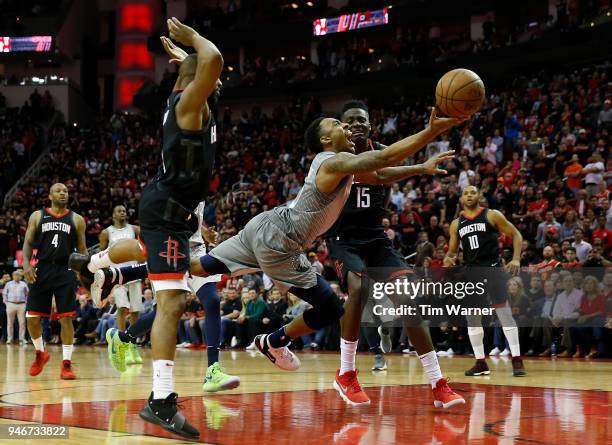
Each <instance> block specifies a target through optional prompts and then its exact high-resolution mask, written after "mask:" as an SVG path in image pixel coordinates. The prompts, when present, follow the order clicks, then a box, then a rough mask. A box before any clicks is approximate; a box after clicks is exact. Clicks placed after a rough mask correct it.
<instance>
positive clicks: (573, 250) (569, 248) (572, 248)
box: [565, 247, 576, 253]
mask: <svg viewBox="0 0 612 445" xmlns="http://www.w3.org/2000/svg"><path fill="white" fill-rule="evenodd" d="M568 250H571V251H572V252H574V253H576V248H575V247H568V248H567V249H565V251H566V252H567V251H568Z"/></svg>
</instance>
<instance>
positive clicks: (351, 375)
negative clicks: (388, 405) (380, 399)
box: [334, 369, 370, 405]
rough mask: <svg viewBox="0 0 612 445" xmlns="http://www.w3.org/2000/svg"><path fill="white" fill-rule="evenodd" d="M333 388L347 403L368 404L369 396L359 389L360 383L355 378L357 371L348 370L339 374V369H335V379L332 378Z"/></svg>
mask: <svg viewBox="0 0 612 445" xmlns="http://www.w3.org/2000/svg"><path fill="white" fill-rule="evenodd" d="M334 388H336V391H338V394H340V397H342V399H343V400H344V401H345V402H346V403H348V404H349V405H369V404H370V398H369V397H368V395H367V394H366V393H365V391H364V390H363V389H361V385H360V384H359V381H358V380H357V371H348V372H345V373H344V374H342V375H340V370H339V369H338V370H337V371H336V379H335V380H334Z"/></svg>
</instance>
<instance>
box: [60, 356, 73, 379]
mask: <svg viewBox="0 0 612 445" xmlns="http://www.w3.org/2000/svg"><path fill="white" fill-rule="evenodd" d="M60 379H62V380H74V379H76V374H75V373H74V371H73V370H72V362H71V361H70V360H64V361H63V362H62V370H61V372H60Z"/></svg>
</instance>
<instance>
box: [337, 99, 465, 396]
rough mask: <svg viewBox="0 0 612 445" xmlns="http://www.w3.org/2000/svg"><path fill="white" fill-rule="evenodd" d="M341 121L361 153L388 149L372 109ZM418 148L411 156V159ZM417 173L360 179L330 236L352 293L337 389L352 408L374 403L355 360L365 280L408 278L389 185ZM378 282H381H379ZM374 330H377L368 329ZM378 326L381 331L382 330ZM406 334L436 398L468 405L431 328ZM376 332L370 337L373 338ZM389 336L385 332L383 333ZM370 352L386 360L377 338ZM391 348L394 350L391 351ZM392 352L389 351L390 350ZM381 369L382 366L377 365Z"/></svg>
mask: <svg viewBox="0 0 612 445" xmlns="http://www.w3.org/2000/svg"><path fill="white" fill-rule="evenodd" d="M342 122H344V123H346V124H347V125H348V128H349V130H350V131H351V133H352V136H351V141H352V142H353V143H354V144H355V152H356V153H358V154H359V153H365V152H368V151H372V150H382V149H384V148H385V147H384V146H383V145H381V144H379V143H377V142H373V141H372V140H371V139H369V137H370V130H371V127H370V118H369V114H368V108H367V106H366V105H365V104H364V103H363V102H360V101H352V102H348V103H347V104H345V106H344V107H343V110H342ZM417 149H418V147H415V149H414V151H412V152H409V153H408V154H407V155H408V156H412V155H414V154H415V153H416V152H417ZM415 174H418V173H416V172H415V171H414V169H413V168H412V167H410V166H399V167H388V168H384V169H382V170H378V171H376V172H374V173H361V174H358V175H355V180H354V182H353V187H352V189H351V194H350V196H349V198H348V200H347V201H346V203H345V204H344V208H343V209H342V212H341V213H340V217H339V218H338V220H337V221H336V223H335V224H334V225H333V227H332V228H331V229H330V230H329V231H328V232H327V233H326V235H325V236H326V243H327V246H328V248H329V256H330V258H331V259H332V261H333V262H334V265H335V266H336V272H337V273H338V277H339V278H340V283H341V286H342V287H343V288H344V290H345V291H347V290H348V297H347V299H346V301H345V303H344V315H343V316H342V318H341V319H340V329H341V339H340V369H338V370H337V371H336V378H335V380H334V388H336V390H337V391H338V393H339V394H340V396H341V397H342V399H343V400H344V401H346V402H347V403H348V404H350V405H368V404H369V403H370V398H369V397H368V395H367V394H366V392H365V391H364V390H363V389H362V388H361V385H360V384H359V382H358V380H357V371H356V367H355V355H356V352H357V343H358V340H359V331H360V322H361V315H362V313H363V309H364V307H365V301H363V300H365V298H363V297H362V295H364V292H362V285H363V283H364V282H365V280H366V275H367V271H368V268H379V269H377V270H381V271H384V273H388V274H389V275H388V276H386V277H380V279H382V280H387V279H389V278H391V277H397V276H398V275H399V274H402V273H403V274H406V273H407V272H408V266H407V264H406V262H405V261H404V259H403V258H402V257H401V256H400V255H399V254H398V253H397V251H396V250H395V249H393V246H392V245H391V241H389V238H388V237H387V235H386V234H385V232H384V229H383V227H382V220H383V217H384V216H385V203H386V201H387V194H388V186H389V185H390V184H391V183H393V182H397V181H399V180H402V179H405V178H408V177H410V176H414V175H415ZM377 278H378V277H377ZM366 329H373V328H366ZM384 329H385V328H384V327H383V326H380V327H379V332H380V331H383V330H384ZM406 330H407V332H408V336H409V338H410V341H411V342H412V344H413V345H414V346H415V348H416V350H417V353H418V354H419V358H420V360H421V363H422V364H423V369H424V370H425V373H426V374H427V377H428V378H429V380H430V382H431V386H432V389H433V391H434V398H435V400H436V401H437V402H438V401H440V403H441V405H440V406H443V407H444V408H448V407H450V406H453V405H456V404H459V403H465V400H464V399H463V398H462V397H461V396H459V395H457V394H456V393H454V392H453V391H452V390H451V389H450V387H449V386H448V382H447V380H446V379H444V378H443V377H442V372H441V370H440V365H439V364H438V357H437V356H436V351H435V350H434V347H433V344H432V342H431V337H430V335H429V328H428V327H423V326H419V325H416V324H415V323H407V326H406ZM371 334H372V333H371V332H370V333H369V335H368V337H370V336H371ZM383 335H384V332H383ZM367 340H368V342H369V343H372V344H370V345H369V346H370V350H371V351H373V352H374V353H375V354H376V361H377V362H378V361H380V360H382V365H384V358H382V355H379V354H380V353H381V352H382V351H381V348H380V346H379V345H378V344H376V343H375V342H376V340H377V338H376V337H375V338H374V339H370V338H367ZM389 349H390V347H389ZM385 352H389V351H385ZM374 366H375V367H374V368H373V369H374V370H376V369H377V368H376V367H377V366H378V367H379V368H380V367H381V365H379V364H377V363H375V365H374Z"/></svg>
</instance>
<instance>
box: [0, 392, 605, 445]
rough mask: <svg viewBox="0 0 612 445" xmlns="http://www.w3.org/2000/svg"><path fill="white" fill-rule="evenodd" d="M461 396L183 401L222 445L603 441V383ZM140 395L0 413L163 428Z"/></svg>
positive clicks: (143, 429) (302, 395)
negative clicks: (147, 418) (458, 401)
mask: <svg viewBox="0 0 612 445" xmlns="http://www.w3.org/2000/svg"><path fill="white" fill-rule="evenodd" d="M453 386H454V389H455V390H456V391H457V392H459V393H461V394H462V395H463V396H464V397H465V398H466V401H467V404H466V405H459V406H455V407H453V408H451V409H449V410H441V409H436V408H434V407H433V405H432V403H433V400H432V396H431V391H430V388H429V387H428V386H427V385H417V386H388V387H376V388H367V391H368V394H369V396H370V398H371V399H372V404H371V405H370V406H366V407H359V408H355V407H348V406H346V405H345V404H344V402H343V401H342V400H341V399H340V397H339V396H338V395H337V394H336V392H335V391H333V390H324V391H316V390H314V391H295V392H276V393H256V394H236V395H216V396H212V397H211V396H206V397H192V398H189V399H186V400H185V401H184V402H182V404H183V412H184V413H185V415H186V416H187V418H188V419H189V420H190V421H191V423H192V424H194V425H195V426H196V427H197V428H199V430H200V432H201V436H200V440H201V441H205V442H211V443H215V444H223V445H243V444H245V443H274V444H290V445H306V444H308V445H312V444H339V445H353V444H360V445H366V444H367V445H369V444H380V445H382V444H441V443H442V444H447V443H449V444H453V445H460V444H470V445H471V444H485V445H486V444H498V443H504V444H505V443H508V444H510V443H512V444H540V445H545V444H546V445H552V444H558V445H561V444H563V445H572V444H576V445H578V444H580V445H591V444H610V443H612V441H611V440H610V438H611V437H612V422H611V421H610V417H609V415H610V414H609V413H610V407H611V405H612V392H606V391H582V390H566V389H551V388H527V387H517V386H496V385H481V384H455V385H453ZM143 403H144V400H128V401H111V402H78V403H63V404H49V405H40V406H4V407H0V417H2V418H7V419H14V420H25V421H35V422H42V423H50V424H62V425H68V426H78V427H81V428H94V429H98V430H110V431H115V432H125V433H132V434H146V435H151V436H159V437H173V438H176V436H172V435H170V434H169V433H167V432H166V431H164V430H162V429H161V428H159V427H157V426H154V425H150V424H148V423H145V422H143V421H142V420H141V419H140V418H139V417H138V411H139V410H140V409H141V408H142V406H143Z"/></svg>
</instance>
